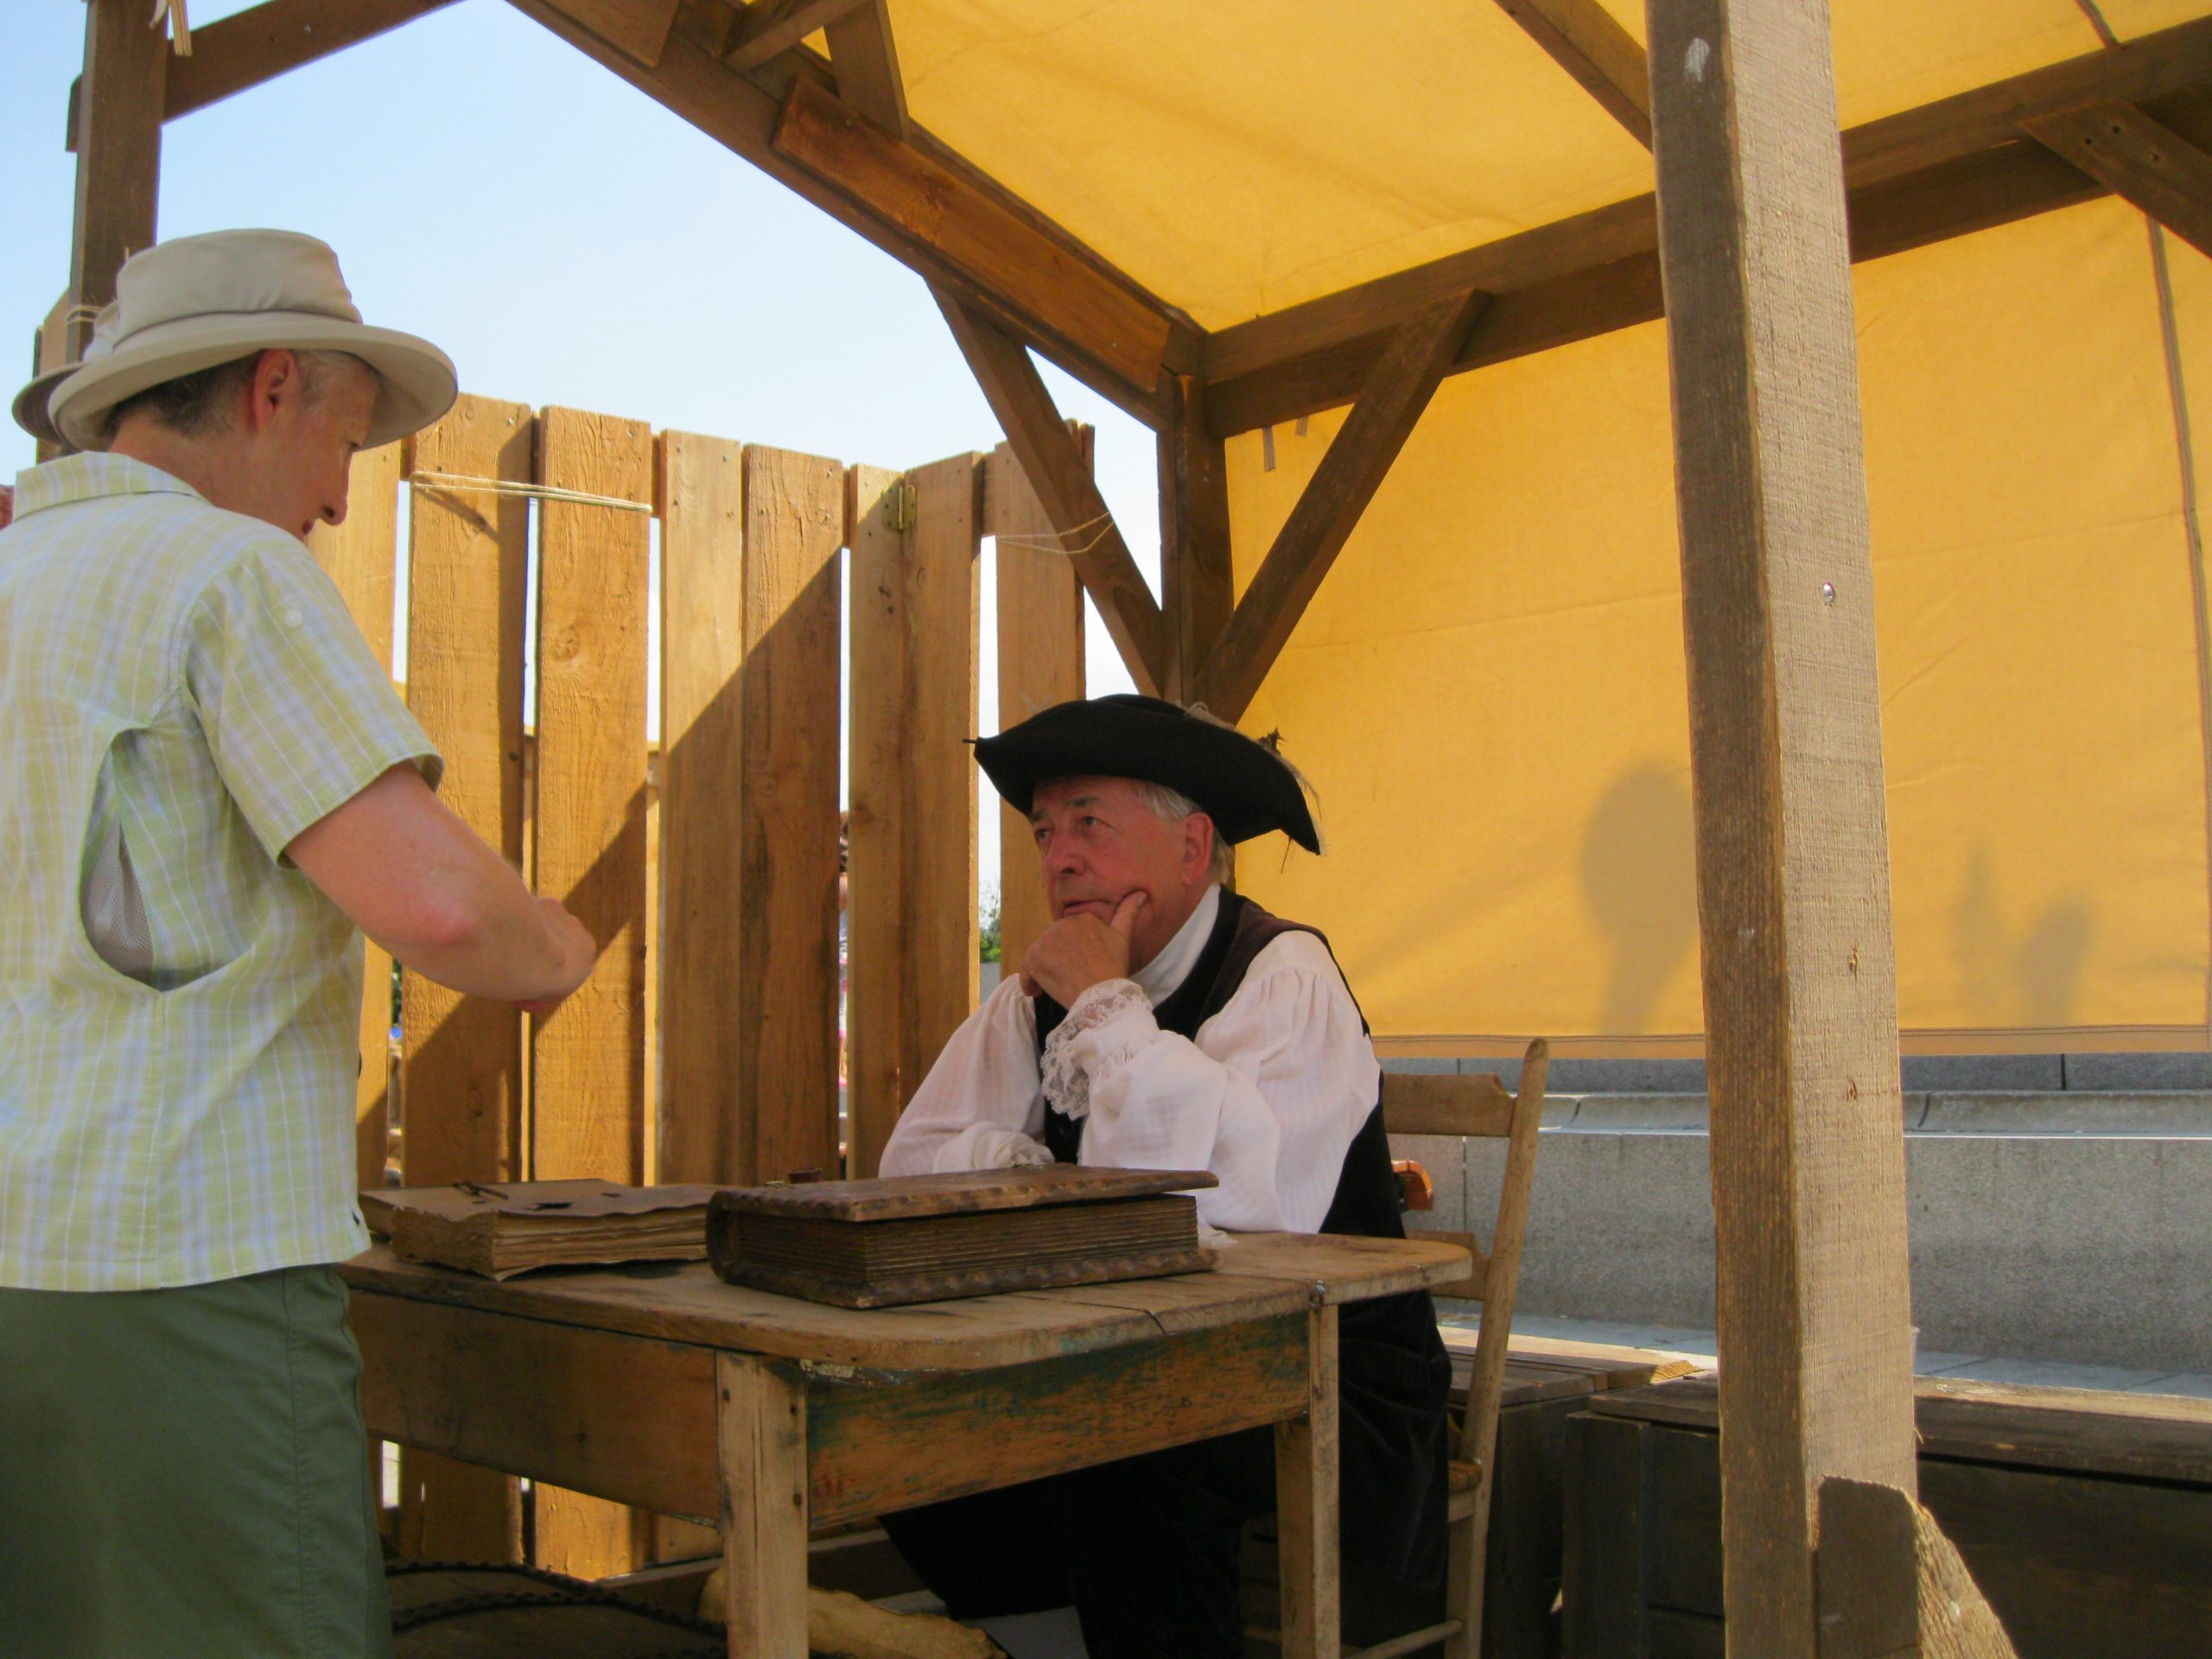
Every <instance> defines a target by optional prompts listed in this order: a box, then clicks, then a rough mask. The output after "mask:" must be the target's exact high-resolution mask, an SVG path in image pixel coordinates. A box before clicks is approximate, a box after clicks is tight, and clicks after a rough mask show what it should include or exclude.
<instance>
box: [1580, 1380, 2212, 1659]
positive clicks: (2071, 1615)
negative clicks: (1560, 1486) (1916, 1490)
mask: <svg viewBox="0 0 2212 1659" xmlns="http://www.w3.org/2000/svg"><path fill="white" fill-rule="evenodd" d="M1916 1390H1917V1391H1916V1420H1917V1426H1918V1429H1919V1433H1920V1463H1919V1467H1920V1497H1921V1502H1922V1503H1924V1504H1926V1505H1927V1507H1928V1509H1929V1511H1930V1512H1931V1513H1932V1514H1933V1515H1934V1516H1935V1517H1936V1521H1937V1522H1938V1523H1939V1524H1941V1526H1942V1529H1943V1530H1944V1532H1945V1533H1946V1534H1947V1535H1948V1536H1949V1537H1950V1539H1951V1541H1952V1542H1954V1543H1955V1544H1956V1545H1957V1546H1958V1548H1959V1553H1960V1554H1961V1556H1963V1557H1964V1559H1965V1560H1966V1564H1967V1568H1968V1569H1969V1570H1970V1571H1971V1572H1972V1573H1973V1574H1974V1580H1975V1582H1976V1583H1978V1584H1979V1585H1980V1586H1981V1590H1982V1592H1983V1594H1984V1595H1986V1597H1987V1598H1988V1599H1989V1604H1990V1606H1991V1607H1992V1608H1993V1610H1994V1611H1996V1613H1997V1616H1998V1617H1999V1618H2000V1619H2001V1620H2002V1621H2003V1622H2004V1624H2005V1630H2006V1632H2007V1633H2008V1634H2009V1635H2010V1636H2011V1637H2012V1642H2013V1645H2014V1647H2015V1648H2016V1649H2018V1652H2019V1655H2020V1659H2112V1656H2120V1655H2125V1656H2126V1659H2202V1656H2203V1655H2205V1654H2207V1653H2212V1401H2197V1400H2181V1399H2175V1398H2171V1397H2169V1396H2164V1395H2127V1394H2107V1393H2101V1392H2099V1393H2092V1392H2088V1391H2086V1390H2081V1389H2034V1388H2013V1387H2003V1386H1999V1385H1996V1384H1989V1383H1947V1382H1945V1381H1944V1380H1943V1379H1942V1378H1940V1377H1923V1378H1921V1379H1920V1380H1919V1382H1918V1383H1917V1385H1916ZM1566 1479H1567V1489H1566V1527H1567V1559H1566V1584H1565V1596H1566V1606H1565V1613H1566V1652H1567V1655H1568V1656H1569V1659H1707V1656H1710V1659H1721V1654H1722V1650H1723V1637H1724V1631H1725V1629H1726V1626H1725V1624H1724V1621H1723V1613H1722V1601H1721V1583H1720V1464H1719V1395H1718V1388H1717V1384H1716V1383H1715V1381H1714V1379H1713V1377H1712V1376H1710V1375H1709V1374H1705V1375H1700V1376H1693V1377H1686V1378H1683V1379H1681V1380H1680V1381H1677V1382H1671V1383H1662V1384H1659V1385H1658V1386H1656V1387H1652V1388H1643V1389H1625V1390H1622V1391H1620V1392H1618V1393H1612V1394H1608V1395H1602V1396H1593V1397H1592V1398H1591V1399H1590V1400H1588V1401H1587V1402H1585V1404H1584V1407H1583V1408H1582V1409H1580V1410H1579V1411H1578V1412H1576V1413H1575V1414H1573V1416H1572V1417H1571V1418H1570V1419H1569V1420H1568V1421H1567V1462H1566Z"/></svg>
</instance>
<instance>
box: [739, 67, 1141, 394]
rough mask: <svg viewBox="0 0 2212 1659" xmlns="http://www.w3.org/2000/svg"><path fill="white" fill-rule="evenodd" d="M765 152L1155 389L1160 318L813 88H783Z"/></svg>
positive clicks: (807, 84)
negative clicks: (1049, 313)
mask: <svg viewBox="0 0 2212 1659" xmlns="http://www.w3.org/2000/svg"><path fill="white" fill-rule="evenodd" d="M773 143H774V144H775V149H776V153H777V154H778V155H779V156H783V157H784V158H785V160H786V161H789V162H794V163H796V164H797V165H798V166H799V167H802V168H805V169H806V170H807V171H808V172H810V173H811V174H813V175H815V176H816V177H817V178H818V179H821V180H823V181H824V182H826V183H828V184H830V185H832V186H834V187H836V188H838V189H840V190H842V191H843V192H845V193H846V194H848V195H849V196H851V197H852V198H853V199H854V200H856V201H861V202H864V203H868V204H870V205H872V206H874V207H875V208H876V209H877V210H878V211H880V212H882V213H886V214H887V215H888V216H889V217H890V218H891V219H893V220H894V221H896V222H897V223H898V224H899V225H900V226H902V227H904V228H905V229H906V231H907V232H910V233H911V234H912V235H914V236H915V237H918V238H920V239H921V240H922V241H923V242H925V243H926V244H928V245H930V246H931V248H933V249H935V250H936V251H937V252H938V254H939V255H940V256H941V257H944V258H945V259H946V260H948V261H949V262H950V264H952V265H953V267H954V268H955V269H956V270H958V271H960V272H961V274H962V275H963V276H964V277H967V278H968V280H969V282H970V283H976V284H978V285H980V286H982V288H983V289H985V290H986V291H988V292H990V293H994V294H998V295H1001V296H1006V297H1007V298H1009V299H1011V300H1013V301H1014V302H1016V303H1017V305H1019V306H1020V307H1021V308H1025V309H1034V308H1035V306H1036V305H1037V303H1039V302H1042V301H1043V300H1045V299H1046V297H1047V296H1049V297H1050V298H1051V299H1052V300H1053V301H1056V302H1058V304H1059V306H1060V308H1061V310H1062V315H1063V317H1064V318H1065V320H1066V321H1069V322H1070V323H1071V324H1072V325H1073V326H1074V327H1076V328H1077V332H1078V337H1079V338H1080V339H1081V340H1082V341H1083V343H1084V345H1085V346H1088V347H1089V348H1090V351H1091V352H1093V353H1095V354H1096V356H1097V357H1098V358H1099V359H1100V360H1101V361H1102V362H1103V363H1105V364H1106V365H1108V366H1109V367H1110V368H1112V369H1113V370H1114V371H1115V372H1116V373H1118V374H1119V375H1120V376H1121V377H1122V378H1123V379H1124V380H1126V381H1127V382H1128V384H1129V385H1133V386H1143V387H1149V386H1151V385H1153V384H1154V382H1155V381H1157V380H1158V379H1159V378H1160V359H1161V357H1162V355H1163V354H1164V353H1165V352H1166V348H1167V322H1166V318H1164V317H1162V316H1160V315H1159V314H1158V313H1157V312H1154V311H1153V310H1151V309H1149V308H1147V307H1145V306H1144V305H1142V304H1141V303H1140V302H1138V301H1137V300H1136V299H1135V297H1134V296H1131V295H1130V294H1128V292H1127V291H1126V290H1125V289H1121V288H1120V287H1118V286H1116V284H1115V283H1110V282H1109V281H1107V280H1106V279H1105V278H1104V277H1101V276H1099V275H1098V274H1097V273H1096V271H1093V270H1090V269H1089V268H1087V267H1086V266H1084V265H1083V264H1080V263H1079V262H1078V261H1077V260H1074V259H1071V258H1070V257H1067V255H1066V254H1065V253H1064V252H1062V251H1060V250H1059V249H1058V248H1056V247H1054V246H1052V244H1051V243H1050V242H1049V241H1047V240H1046V238H1044V237H1042V236H1040V235H1039V234H1038V233H1037V232H1035V231H1034V230H1033V229H1032V228H1031V227H1030V226H1028V225H1027V224H1026V223H1024V222H1023V221H1022V220H1021V219H1018V218H1016V217H1015V216H1014V214H1012V213H1007V211H1006V210H1005V209H1004V208H1002V207H1000V206H999V205H998V204H997V203H995V202H993V201H990V200H988V199H986V198H985V197H983V196H982V194H979V193H977V192H975V191H972V190H968V189H965V188H962V186H961V184H960V181H958V180H957V178H955V176H954V175H952V174H951V173H950V172H948V171H947V170H946V169H945V168H942V167H939V166H938V165H937V163H935V162H932V161H931V160H930V158H929V157H927V156H924V155H922V154H921V152H920V151H918V150H917V149H914V148H913V147H912V146H911V145H908V144H904V143H900V142H899V140H898V139H897V138H896V137H893V135H891V134H890V133H887V132H886V131H885V130H883V129H882V128H880V127H879V126H877V125H876V124H874V123H873V122H871V121H869V120H868V119H866V118H864V117H862V116H861V115H860V114H858V113H857V112H856V111H853V110H850V109H848V108H847V107H846V106H845V105H842V104H841V103H839V102H838V101H837V99H835V98H832V97H831V96H830V95H829V93H827V92H823V90H822V89H821V88H820V87H818V86H815V85H814V84H813V83H812V82H811V81H807V80H798V81H794V82H793V83H792V84H791V96H790V97H789V98H788V99H785V103H784V111H783V116H782V118H781V119H780V120H779V121H778V122H777V124H776V133H775V137H774V140H773Z"/></svg>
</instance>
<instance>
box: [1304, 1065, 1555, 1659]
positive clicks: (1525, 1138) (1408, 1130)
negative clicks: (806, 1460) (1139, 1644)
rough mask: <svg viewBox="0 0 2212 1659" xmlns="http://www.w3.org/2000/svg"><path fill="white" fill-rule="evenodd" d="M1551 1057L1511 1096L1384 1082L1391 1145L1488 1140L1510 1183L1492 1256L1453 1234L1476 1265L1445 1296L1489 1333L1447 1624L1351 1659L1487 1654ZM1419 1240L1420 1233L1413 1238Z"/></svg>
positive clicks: (1468, 1426) (1480, 1359)
mask: <svg viewBox="0 0 2212 1659" xmlns="http://www.w3.org/2000/svg"><path fill="white" fill-rule="evenodd" d="M1550 1064H1551V1047H1550V1045H1548V1043H1546V1042H1545V1041H1544V1039H1542V1038H1541V1037H1540V1038H1538V1039H1536V1040H1535V1042H1533V1043H1531V1044H1529V1052H1528V1053H1527V1055H1526V1056H1525V1057H1523V1058H1522V1062H1521V1086H1520V1088H1519V1090H1517V1091H1516V1092H1515V1093H1513V1094H1508V1093H1507V1092H1506V1090H1505V1085H1504V1084H1503V1082H1501V1081H1500V1080H1499V1079H1498V1078H1497V1077H1495V1076H1493V1075H1492V1074H1491V1073H1489V1072H1474V1073H1467V1074H1463V1075H1459V1076H1456V1077H1423V1076H1414V1075H1408V1074H1404V1073H1398V1072H1391V1073H1387V1074H1385V1076H1384V1077H1383V1122H1384V1123H1385V1125H1386V1126H1388V1128H1389V1131H1390V1133H1391V1134H1393V1135H1481V1136H1484V1137H1487V1138H1494V1139H1499V1140H1503V1141H1505V1142H1506V1152H1505V1179H1504V1183H1503V1189H1502V1191H1501V1192H1500V1193H1499V1196H1498V1204H1497V1226H1496V1227H1495V1229H1494V1230H1492V1231H1491V1241H1490V1251H1489V1254H1488V1255H1487V1256H1485V1255H1484V1252H1483V1250H1482V1249H1481V1248H1480V1246H1479V1245H1478V1244H1477V1243H1476V1242H1475V1241H1474V1239H1473V1238H1472V1237H1471V1236H1468V1235H1466V1234H1447V1235H1444V1236H1448V1237H1451V1238H1452V1240H1453V1242H1454V1243H1460V1244H1464V1245H1465V1246H1466V1247H1467V1249H1469V1250H1470V1251H1471V1253H1472V1255H1473V1256H1474V1262H1475V1265H1474V1268H1473V1270H1472V1271H1471V1273H1470V1274H1468V1275H1467V1278H1466V1279H1465V1281H1461V1282H1460V1283H1458V1284H1452V1285H1445V1286H1440V1287H1438V1294H1441V1295H1447V1296H1461V1297H1465V1298H1467V1299H1469V1300H1479V1301H1480V1302H1481V1303H1482V1305H1483V1323H1482V1330H1481V1332H1480V1333H1479V1334H1478V1337H1477V1338H1476V1340H1475V1365H1474V1374H1473V1376H1471V1377H1470V1378H1469V1379H1468V1383H1467V1409H1466V1414H1465V1416H1463V1417H1462V1418H1461V1419H1460V1421H1459V1443H1458V1446H1457V1452H1458V1455H1457V1456H1456V1457H1454V1458H1453V1459H1452V1463H1451V1465H1450V1469H1451V1495H1450V1498H1449V1504H1450V1507H1449V1510H1448V1511H1447V1513H1448V1515H1449V1517H1450V1524H1451V1532H1450V1536H1449V1538H1448V1540H1447V1543H1446V1548H1447V1549H1448V1550H1449V1556H1448V1560H1449V1566H1448V1567H1447V1576H1446V1588H1445V1601H1444V1615H1445V1616H1444V1619H1443V1622H1442V1623H1441V1624H1432V1625H1429V1626H1428V1627H1427V1628H1426V1629H1423V1630H1414V1631H1411V1632H1409V1633H1408V1634H1407V1635H1405V1636H1401V1637H1393V1638H1392V1639H1390V1640H1389V1641H1388V1642H1383V1643H1376V1645H1375V1646H1373V1647H1370V1648H1366V1649H1362V1650H1361V1651H1360V1652H1358V1653H1357V1654H1351V1653H1347V1654H1346V1655H1345V1659H1391V1656H1394V1655H1397V1654H1406V1653H1416V1652H1419V1651H1420V1650H1421V1649H1423V1648H1426V1647H1428V1646H1431V1645H1433V1643H1437V1642H1439V1641H1441V1642H1443V1643H1444V1644H1445V1648H1444V1651H1445V1656H1446V1659H1478V1655H1479V1654H1480V1653H1481V1650H1482V1633H1483V1573H1484V1558H1485V1556H1486V1554H1487V1548H1486V1547H1487V1545H1488V1543H1489V1541H1490V1503H1491V1477H1492V1475H1493V1473H1494V1472H1495V1470H1494V1465H1495V1460H1496V1453H1497V1411H1498V1402H1499V1400H1500V1397H1501V1396H1502V1395H1503V1392H1504V1387H1505V1344H1506V1340H1507V1338H1508V1337H1509V1336H1510V1333H1511V1331H1512V1326H1513V1299H1514V1295H1515V1293H1516V1290H1517V1289H1518V1287H1519V1284H1520V1279H1521V1245H1522V1238H1523V1236H1525V1235H1526V1233H1527V1231H1528V1226H1529V1191H1530V1189H1531V1188H1532V1187H1533V1186H1534V1185H1535V1178H1536V1130H1537V1127H1538V1124H1539V1122H1541V1119H1542V1117H1543V1113H1544V1074H1545V1072H1546V1071H1548V1069H1549V1066H1550ZM1408 1232H1409V1233H1414V1234H1416V1236H1417V1233H1418V1230H1413V1229H1408Z"/></svg>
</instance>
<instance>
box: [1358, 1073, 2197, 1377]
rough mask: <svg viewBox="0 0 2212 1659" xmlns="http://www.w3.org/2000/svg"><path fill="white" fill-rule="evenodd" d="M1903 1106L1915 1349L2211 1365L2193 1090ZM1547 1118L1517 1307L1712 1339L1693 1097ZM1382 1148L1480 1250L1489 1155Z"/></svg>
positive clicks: (1978, 1098)
mask: <svg viewBox="0 0 2212 1659" xmlns="http://www.w3.org/2000/svg"><path fill="white" fill-rule="evenodd" d="M1905 1107H1906V1123H1907V1133H1906V1137H1905V1176H1906V1187H1907V1204H1908V1206H1909V1211H1910V1218H1909V1224H1910V1228H1911V1236H1912V1285H1913V1311H1914V1322H1915V1323H1916V1325H1918V1326H1919V1328H1920V1347H1921V1350H1922V1351H1923V1353H1926V1352H1942V1351H1948V1352H1967V1353H1974V1354H1985V1355H1992V1356H2001V1357H2014V1358H2021V1359H2057V1360H2071V1361H2078V1362H2082V1363H2102V1364H2110V1365H2129V1366H2142V1367H2154V1368H2163V1369H2167V1370H2212V1096H2202V1095H2195V1094H2169V1095H2164V1096H2158V1095H2152V1096H2116V1095H2103V1096H2099V1095H2085V1094H2080V1093H2076V1094H2074V1095H2071V1096H2060V1097H2057V1098H2053V1097H2052V1096H2050V1095H2047V1094H2038V1095H2023V1096H1996V1095H1987V1094H1974V1095H1955V1096H1954V1095H1910V1096H1907V1097H1906V1102H1905ZM1546 1122H1547V1128H1546V1130H1545V1133H1544V1135H1543V1137H1542V1141H1541V1150H1540V1152H1539V1154H1538V1160H1537V1166H1536V1191H1535V1202H1534V1205H1533V1209H1532V1213H1531V1216H1530V1221H1529V1243H1528V1250H1527V1255H1526V1257H1525V1259H1524V1261H1523V1264H1522V1289H1521V1303H1520V1305H1521V1307H1522V1309H1523V1310H1525V1311H1526V1312H1528V1313H1545V1314H1554V1315H1560V1316H1565V1317H1568V1318H1575V1319H1604V1320H1607V1321H1611V1322H1615V1323H1622V1324H1633V1325H1679V1326H1688V1327H1696V1328H1703V1329H1707V1330H1709V1329H1711V1327H1712V1325H1713V1202H1712V1192H1711V1186H1710V1179H1711V1177H1710V1169H1709V1160H1708V1143H1707V1138H1706V1135H1705V1101H1704V1098H1703V1097H1702V1096H1688V1095H1678V1096H1628V1097H1622V1096H1583V1097H1580V1098H1576V1097H1573V1096H1565V1097H1560V1096H1555V1097H1554V1100H1553V1102H1552V1103H1551V1104H1550V1108H1549V1109H1548V1112H1547V1114H1546ZM1396 1144H1397V1145H1398V1146H1399V1147H1401V1150H1400V1151H1399V1153H1398V1154H1397V1155H1398V1156H1400V1157H1413V1158H1418V1159H1420V1160H1421V1161H1422V1162H1423V1163H1424V1164H1426V1165H1427V1166H1428V1168H1429V1170H1430V1172H1431V1173H1433V1175H1434V1176H1435V1177H1436V1180H1437V1185H1438V1189H1439V1190H1438V1194H1437V1210H1436V1211H1435V1212H1434V1213H1433V1215H1432V1216H1431V1217H1427V1218H1425V1220H1424V1224H1427V1225H1432V1226H1436V1227H1452V1228H1462V1227H1467V1226H1469V1222H1468V1220H1467V1219H1466V1218H1467V1217H1468V1216H1469V1215H1470V1214H1472V1215H1473V1216H1475V1217H1478V1219H1477V1220H1476V1221H1475V1222H1474V1224H1472V1226H1471V1230H1472V1231H1473V1232H1475V1233H1476V1234H1477V1235H1478V1236H1480V1237H1482V1238H1484V1240H1487V1238H1488V1236H1489V1234H1490V1231H1491V1219H1492V1217H1494V1215H1495V1213H1496V1205H1497V1184H1498V1181H1499V1180H1500V1179H1501V1178H1502V1176H1503V1158H1504V1148H1503V1144H1502V1143H1499V1142H1494V1141H1466V1142H1461V1141H1449V1140H1442V1139H1438V1138H1433V1137H1425V1136H1424V1137H1400V1138H1399V1139H1398V1141H1397V1142H1396ZM1471 1197H1472V1198H1473V1204H1472V1207H1471V1208H1470V1202H1469V1200H1470V1198H1471Z"/></svg>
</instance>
